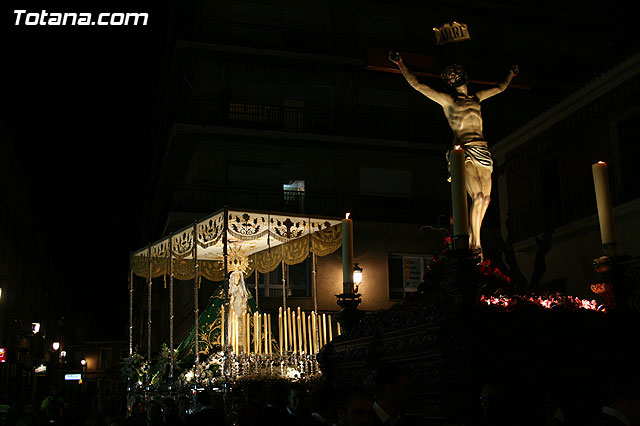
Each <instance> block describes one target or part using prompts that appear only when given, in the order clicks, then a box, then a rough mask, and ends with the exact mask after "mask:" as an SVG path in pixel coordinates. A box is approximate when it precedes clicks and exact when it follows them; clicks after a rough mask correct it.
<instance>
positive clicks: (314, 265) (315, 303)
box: [311, 253, 318, 313]
mask: <svg viewBox="0 0 640 426" xmlns="http://www.w3.org/2000/svg"><path fill="white" fill-rule="evenodd" d="M317 261H318V260H317V258H316V254H315V253H311V287H312V291H313V311H314V312H316V313H317V312H318V281H317V279H318V278H317V275H318V270H317V266H318V265H317Z"/></svg>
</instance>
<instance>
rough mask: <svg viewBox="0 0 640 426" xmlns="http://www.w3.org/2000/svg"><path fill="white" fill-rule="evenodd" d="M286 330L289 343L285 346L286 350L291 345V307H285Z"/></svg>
mask: <svg viewBox="0 0 640 426" xmlns="http://www.w3.org/2000/svg"><path fill="white" fill-rule="evenodd" d="M285 328H286V331H287V333H288V334H287V337H288V338H289V345H288V346H287V350H290V349H291V345H292V344H293V335H292V334H291V332H292V329H291V308H287V327H285Z"/></svg>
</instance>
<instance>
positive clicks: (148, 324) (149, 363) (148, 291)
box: [146, 244, 153, 396]
mask: <svg viewBox="0 0 640 426" xmlns="http://www.w3.org/2000/svg"><path fill="white" fill-rule="evenodd" d="M148 253H149V271H148V273H149V275H148V276H147V386H146V393H147V394H148V393H149V390H150V389H151V282H152V280H153V277H152V276H151V244H149V251H148ZM147 396H148V395H147Z"/></svg>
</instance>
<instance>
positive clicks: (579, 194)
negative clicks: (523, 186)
mask: <svg viewBox="0 0 640 426" xmlns="http://www.w3.org/2000/svg"><path fill="white" fill-rule="evenodd" d="M608 171H609V187H610V189H611V201H612V204H613V205H614V206H616V205H618V204H622V203H624V202H627V201H630V200H631V199H633V198H636V197H637V196H638V194H636V193H634V192H633V191H631V190H629V189H627V190H625V188H624V186H623V180H622V172H621V168H620V166H619V165H613V166H609V169H608ZM596 213H597V207H596V198H595V190H594V188H593V177H592V176H591V175H588V176H584V177H583V178H581V179H578V180H576V181H574V182H572V183H571V184H568V185H564V186H561V187H560V188H559V192H558V196H557V197H555V198H553V201H546V202H545V201H543V199H537V200H535V201H533V202H531V203H528V204H526V205H524V206H522V207H520V208H518V209H514V210H512V211H511V212H509V216H510V218H509V220H511V221H512V222H513V225H512V227H513V228H512V229H513V238H514V241H516V242H517V241H522V240H525V239H527V238H530V237H533V236H534V235H539V234H541V233H543V232H544V231H545V227H546V226H547V224H546V223H545V221H546V220H547V218H548V217H549V214H552V215H553V224H554V225H555V227H559V226H563V225H567V224H569V223H571V222H575V221H577V220H580V219H583V218H585V217H588V216H590V215H593V214H596Z"/></svg>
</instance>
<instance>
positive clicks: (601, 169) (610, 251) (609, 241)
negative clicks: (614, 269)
mask: <svg viewBox="0 0 640 426" xmlns="http://www.w3.org/2000/svg"><path fill="white" fill-rule="evenodd" d="M591 171H592V172H593V186H594V188H595V191H596V204H597V205H598V220H599V221H600V238H601V239H602V246H603V248H604V251H605V254H606V255H607V256H609V257H615V256H617V255H618V242H617V238H616V225H615V222H614V221H613V207H612V204H611V191H610V190H609V176H608V174H607V163H605V162H604V161H598V162H597V163H595V164H594V165H593V166H591Z"/></svg>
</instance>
